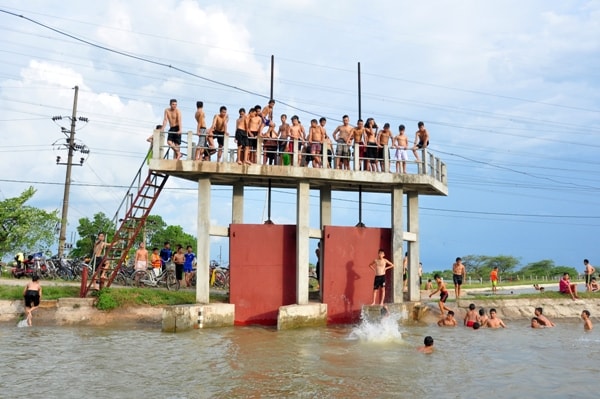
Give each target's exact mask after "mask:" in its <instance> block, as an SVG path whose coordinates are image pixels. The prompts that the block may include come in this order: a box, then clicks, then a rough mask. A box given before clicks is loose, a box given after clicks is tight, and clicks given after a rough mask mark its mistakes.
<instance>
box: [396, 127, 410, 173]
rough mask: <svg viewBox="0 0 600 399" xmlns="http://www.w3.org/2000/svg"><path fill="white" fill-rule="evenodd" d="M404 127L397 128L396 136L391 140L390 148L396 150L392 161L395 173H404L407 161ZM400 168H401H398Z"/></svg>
mask: <svg viewBox="0 0 600 399" xmlns="http://www.w3.org/2000/svg"><path fill="white" fill-rule="evenodd" d="M405 129H406V128H405V127H404V125H400V126H398V135H397V136H396V137H394V139H393V140H392V146H393V148H395V149H396V151H395V152H394V160H395V161H396V173H406V161H407V160H408V154H407V153H406V150H407V149H408V137H406V135H405V134H404V131H405ZM400 166H402V167H400Z"/></svg>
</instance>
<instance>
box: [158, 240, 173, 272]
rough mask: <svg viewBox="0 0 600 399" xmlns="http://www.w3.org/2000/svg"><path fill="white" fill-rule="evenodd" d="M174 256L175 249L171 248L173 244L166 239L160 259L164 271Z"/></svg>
mask: <svg viewBox="0 0 600 399" xmlns="http://www.w3.org/2000/svg"><path fill="white" fill-rule="evenodd" d="M172 257H173V251H172V250H171V244H170V243H169V241H165V245H164V247H163V248H162V249H161V250H160V261H161V267H162V271H163V272H164V271H165V270H166V268H167V263H169V262H171V258H172Z"/></svg>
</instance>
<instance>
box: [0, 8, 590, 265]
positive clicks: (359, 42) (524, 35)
mask: <svg viewBox="0 0 600 399" xmlns="http://www.w3.org/2000/svg"><path fill="white" fill-rule="evenodd" d="M0 32H1V34H0V54H1V55H2V56H1V57H0V65H1V68H0V130H1V131H2V132H4V133H3V134H2V140H1V141H0V153H1V156H0V166H1V167H0V200H3V199H6V198H10V197H14V196H17V195H19V194H20V193H21V192H22V191H23V190H25V189H26V188H27V187H29V186H33V187H34V188H35V189H36V190H37V193H36V195H35V196H34V198H33V199H32V200H31V201H30V202H29V205H31V206H35V207H39V208H43V209H47V210H54V209H59V210H60V209H61V207H62V201H63V185H64V181H65V169H66V168H65V166H62V165H56V156H57V155H60V156H62V160H63V161H64V160H65V159H66V152H65V151H61V150H59V149H57V148H60V145H58V146H57V145H56V143H58V144H60V143H61V142H64V139H65V136H64V134H63V133H61V127H63V128H66V129H70V120H69V119H68V118H67V117H69V116H70V115H71V114H72V107H73V100H74V99H73V96H74V90H73V87H74V86H75V85H77V86H78V87H79V93H78V103H77V115H78V116H82V117H86V118H88V119H89V121H88V122H87V123H85V122H77V131H76V139H77V140H78V142H80V143H82V144H85V145H86V146H87V147H88V148H89V149H90V154H89V156H88V157H87V158H86V160H85V162H84V164H83V166H81V167H80V166H75V167H73V171H72V186H71V191H70V198H69V212H68V216H69V217H68V219H69V224H68V228H67V241H71V240H72V239H77V237H76V228H77V225H78V220H79V219H80V218H84V217H88V218H91V217H92V216H93V214H95V213H97V212H103V213H105V214H106V215H107V216H109V217H112V215H113V214H114V213H115V212H116V210H117V207H118V205H119V203H120V202H121V200H122V198H123V196H124V194H125V192H126V190H127V187H128V186H129V184H130V183H131V181H132V179H133V177H134V175H135V173H136V172H137V170H138V168H139V167H140V165H141V163H142V161H143V158H144V156H145V153H146V151H147V149H148V145H147V143H146V141H145V139H146V138H147V137H148V136H149V134H150V133H151V131H152V129H153V128H154V126H155V125H156V124H159V123H161V121H162V118H163V112H164V109H165V108H166V107H167V106H168V102H169V99H170V98H176V99H177V100H178V104H179V108H180V109H181V111H182V114H183V128H184V130H185V131H187V130H194V129H195V121H194V119H193V115H194V111H195V102H196V101H197V100H201V101H204V109H205V111H206V114H207V117H208V118H209V119H211V118H212V115H214V114H216V113H218V109H219V107H220V106H221V105H226V106H227V107H228V109H229V110H230V115H233V116H236V115H237V109H238V108H240V107H245V108H249V107H250V106H253V105H255V104H260V105H264V104H266V102H267V99H268V96H269V91H270V76H271V75H270V71H271V64H270V63H271V56H273V57H274V60H275V62H274V86H273V89H274V98H275V100H276V101H277V104H276V107H275V114H276V115H279V114H280V113H286V114H288V115H294V114H297V115H299V117H300V120H301V121H304V123H305V124H306V123H308V121H309V120H310V119H312V118H315V117H320V116H324V117H326V118H327V119H328V125H327V127H328V129H333V128H334V127H335V126H337V125H338V124H339V123H340V121H341V116H342V115H344V114H348V115H350V119H351V121H352V122H354V121H356V120H357V119H358V87H357V86H358V84H357V76H358V72H357V69H358V64H359V63H360V69H361V94H362V117H363V119H366V118H367V117H373V118H375V120H376V121H377V122H378V124H383V123H385V122H388V123H390V124H391V125H392V129H393V130H394V131H396V129H397V126H398V125H400V124H404V125H406V126H407V132H408V134H409V138H411V139H412V137H414V132H415V131H416V128H417V122H418V121H421V120H422V121H424V122H425V124H426V127H427V129H428V131H429V134H430V137H431V139H430V140H431V144H430V151H431V152H433V153H434V154H435V155H436V156H438V157H440V158H441V159H442V160H443V161H444V162H445V163H446V165H447V172H448V190H449V195H448V196H447V197H445V196H420V200H419V205H420V235H421V242H420V251H421V253H420V261H421V262H422V263H423V266H424V270H425V271H432V270H441V269H448V268H450V267H451V264H452V262H453V260H454V258H455V257H457V256H466V255H489V256H495V255H511V256H515V257H517V258H519V260H520V262H521V265H523V266H524V265H526V264H528V263H531V262H536V261H540V260H544V259H550V260H553V261H554V262H555V263H556V264H557V265H566V266H573V267H576V268H577V269H582V260H583V258H589V259H590V262H591V263H592V264H595V263H600V257H599V255H600V254H598V245H597V243H598V232H599V227H600V212H599V208H600V207H599V205H600V196H599V190H600V174H599V173H598V169H599V166H600V157H599V148H600V108H599V104H600V101H599V100H600V74H598V71H599V70H600V40H598V38H599V37H600V1H548V0H531V1H527V2H522V1H512V0H499V1H495V2H481V1H477V0H472V1H470V0H462V1H454V2H448V1H426V2H420V3H418V4H417V3H415V2H412V1H410V2H409V1H405V0H399V1H395V2H390V1H378V0H373V1H371V2H369V3H368V7H365V3H364V2H359V1H354V0H349V1H341V0H331V1H327V2H323V1H317V0H294V1H286V0H279V1H271V0H262V1H236V0H233V1H192V0H161V1H153V0H144V1H142V0H130V1H127V2H122V1H110V0H107V1H102V2H59V1H41V0H31V1H28V2H22V1H16V0H14V1H12V0H0ZM53 116H63V119H62V120H59V121H56V122H55V121H52V117H53ZM232 119H233V118H232ZM233 129H234V126H233V122H230V126H229V130H230V131H233ZM328 131H330V132H331V131H332V130H328ZM411 168H412V169H413V171H412V172H413V173H414V171H415V165H414V164H412V165H409V173H410V172H411ZM246 193H247V194H246V200H245V205H244V207H245V212H244V215H245V222H246V223H262V222H263V221H264V220H265V219H266V214H265V212H266V211H265V210H266V203H265V200H266V192H265V190H264V189H257V188H255V189H252V188H248V189H247V190H246ZM363 201H364V206H363V222H364V223H365V224H366V225H367V226H372V227H390V206H389V202H390V198H389V196H387V195H375V194H367V195H364V196H363ZM290 203H291V204H293V203H295V194H294V192H292V191H282V190H275V191H274V192H273V203H272V206H273V210H272V219H273V220H274V222H275V223H281V224H290V223H291V224H293V223H295V216H294V215H293V214H291V216H290V213H289V212H288V209H289V204H290ZM357 203H358V196H357V195H355V194H348V193H338V192H334V193H333V203H332V206H333V215H332V219H333V220H332V223H333V224H334V225H342V226H346V225H347V226H353V225H355V224H356V223H357V221H358V205H357ZM212 204H213V209H212V212H211V219H212V222H213V223H215V224H219V225H228V224H229V223H230V220H231V190H230V189H228V188H225V187H215V188H214V189H213V193H212ZM196 207H197V187H196V185H195V184H193V183H190V182H187V181H183V180H180V179H175V178H172V179H169V181H168V183H167V187H166V189H165V190H164V191H163V193H162V194H161V196H160V198H159V200H158V202H157V204H156V205H155V207H154V210H153V212H152V213H153V214H159V215H161V216H162V217H163V219H164V220H165V221H166V222H167V223H168V224H172V225H181V226H182V227H183V228H184V230H185V231H187V232H189V233H191V234H193V235H196V224H195V219H196ZM310 213H311V215H310V219H311V227H318V194H317V193H316V192H315V193H313V195H312V196H311V208H310ZM313 241H314V240H313ZM315 246H316V241H315V242H312V243H311V247H312V248H314V247H315ZM228 250H229V249H228V244H227V241H226V239H223V238H216V237H215V238H213V239H212V240H211V258H212V259H221V261H223V262H224V263H226V262H227V259H228V257H229V255H228ZM365 250H369V249H365ZM374 254H375V252H374ZM311 257H312V258H313V259H312V260H313V262H314V261H316V259H314V255H313V254H312V250H311Z"/></svg>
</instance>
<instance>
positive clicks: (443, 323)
mask: <svg viewBox="0 0 600 399" xmlns="http://www.w3.org/2000/svg"><path fill="white" fill-rule="evenodd" d="M437 324H438V326H440V327H456V324H457V323H456V319H455V318H454V312H453V311H451V310H449V311H448V313H447V314H446V317H444V318H443V319H440V320H439V321H438V323H437Z"/></svg>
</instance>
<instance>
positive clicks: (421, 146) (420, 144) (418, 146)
mask: <svg viewBox="0 0 600 399" xmlns="http://www.w3.org/2000/svg"><path fill="white" fill-rule="evenodd" d="M427 145H429V140H427ZM417 148H423V142H422V141H419V144H417Z"/></svg>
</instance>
